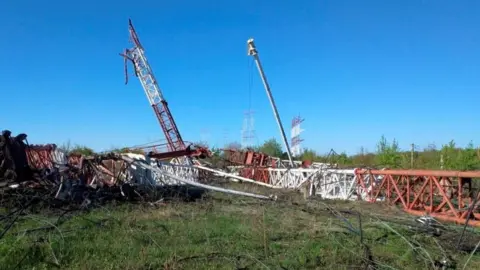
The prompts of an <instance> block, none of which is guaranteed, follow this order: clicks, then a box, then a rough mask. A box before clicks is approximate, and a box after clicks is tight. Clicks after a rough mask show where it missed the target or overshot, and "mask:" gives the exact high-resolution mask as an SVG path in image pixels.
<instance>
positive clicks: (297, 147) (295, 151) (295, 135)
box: [290, 116, 305, 157]
mask: <svg viewBox="0 0 480 270" xmlns="http://www.w3.org/2000/svg"><path fill="white" fill-rule="evenodd" d="M303 121H305V119H302V118H300V116H296V117H294V118H293V120H292V132H291V135H290V136H291V140H292V141H291V149H292V155H293V156H294V157H297V156H299V155H301V154H302V147H301V143H302V142H303V139H301V138H300V133H302V132H303V131H304V130H303V129H301V128H300V123H302V122H303Z"/></svg>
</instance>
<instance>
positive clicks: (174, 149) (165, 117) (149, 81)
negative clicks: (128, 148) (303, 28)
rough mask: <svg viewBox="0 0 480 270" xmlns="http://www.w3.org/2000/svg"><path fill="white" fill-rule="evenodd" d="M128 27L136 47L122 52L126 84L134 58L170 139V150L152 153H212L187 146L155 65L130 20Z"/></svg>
mask: <svg viewBox="0 0 480 270" xmlns="http://www.w3.org/2000/svg"><path fill="white" fill-rule="evenodd" d="M128 30H129V34H130V42H131V43H132V45H133V46H132V47H131V48H129V49H125V51H124V53H121V54H120V55H121V56H123V57H124V70H125V84H127V83H128V70H127V61H130V62H131V63H132V65H133V68H134V73H135V76H137V77H138V78H139V80H140V83H141V85H142V87H143V90H144V91H145V94H146V95H147V98H148V101H149V103H150V106H152V108H153V111H154V112H155V116H156V117H157V119H158V122H159V123H160V126H161V128H162V131H163V133H164V135H165V138H166V140H167V143H166V144H165V146H166V148H167V151H165V152H153V151H152V152H150V154H149V155H150V156H152V157H155V158H158V159H167V158H176V157H182V156H189V157H193V156H198V157H205V156H208V155H209V154H210V153H209V151H208V149H205V148H202V147H196V148H195V147H194V146H192V145H188V146H187V145H186V143H185V142H184V141H183V139H182V136H181V135H180V131H179V130H178V127H177V124H176V123H175V120H174V118H173V116H172V113H171V112H170V109H169V107H168V103H167V101H166V100H165V98H164V96H163V93H162V91H161V89H160V86H159V85H158V82H157V79H156V78H155V75H154V74H153V71H152V68H151V67H150V64H149V63H148V61H147V57H146V56H145V50H144V48H143V46H142V44H141V43H140V39H139V37H138V35H137V32H136V31H135V28H134V27H133V24H132V21H131V20H130V19H129V20H128ZM159 148H162V147H159Z"/></svg>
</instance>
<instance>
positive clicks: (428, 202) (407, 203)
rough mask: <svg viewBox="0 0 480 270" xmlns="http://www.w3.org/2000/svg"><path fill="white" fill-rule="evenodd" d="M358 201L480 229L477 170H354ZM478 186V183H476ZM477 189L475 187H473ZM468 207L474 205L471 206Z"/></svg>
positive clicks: (479, 176)
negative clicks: (479, 227) (381, 202)
mask: <svg viewBox="0 0 480 270" xmlns="http://www.w3.org/2000/svg"><path fill="white" fill-rule="evenodd" d="M355 176H356V177H357V185H358V186H357V194H358V196H360V197H362V198H361V199H363V200H367V201H371V202H376V201H386V202H388V203H391V204H397V205H400V206H401V207H402V208H403V209H404V210H405V211H407V212H408V213H411V214H415V215H425V214H428V215H430V216H432V217H436V218H438V219H441V220H445V221H453V222H457V223H461V224H464V223H465V222H466V221H467V218H468V219H469V222H468V223H469V224H471V225H474V226H480V211H479V208H478V206H479V204H480V203H479V202H478V200H475V198H474V197H475V196H478V192H477V190H474V188H473V186H476V185H472V184H473V183H474V182H476V181H480V179H475V178H480V171H469V172H460V171H437V170H435V171H434V170H368V169H357V170H355ZM479 184H480V183H479ZM477 189H478V188H477ZM472 204H475V205H473V206H472Z"/></svg>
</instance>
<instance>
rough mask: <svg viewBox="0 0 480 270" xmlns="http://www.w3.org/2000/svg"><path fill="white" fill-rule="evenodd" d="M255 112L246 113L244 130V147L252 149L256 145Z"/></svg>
mask: <svg viewBox="0 0 480 270" xmlns="http://www.w3.org/2000/svg"><path fill="white" fill-rule="evenodd" d="M253 114H254V112H253V111H252V110H248V111H246V112H245V116H244V119H243V128H242V143H241V144H242V147H243V148H246V147H252V146H254V145H255V137H256V135H255V128H254V127H255V125H254V118H253Z"/></svg>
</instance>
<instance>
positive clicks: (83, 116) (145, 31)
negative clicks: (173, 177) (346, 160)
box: [0, 0, 480, 153]
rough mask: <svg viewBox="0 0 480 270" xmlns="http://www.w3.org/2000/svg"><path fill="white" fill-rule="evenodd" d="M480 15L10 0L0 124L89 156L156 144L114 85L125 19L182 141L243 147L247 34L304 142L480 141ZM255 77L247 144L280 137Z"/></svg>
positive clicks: (446, 4)
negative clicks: (84, 148) (89, 150)
mask: <svg viewBox="0 0 480 270" xmlns="http://www.w3.org/2000/svg"><path fill="white" fill-rule="evenodd" d="M479 12H480V2H479V1H473V0H472V1H446V0H443V1H433V0H430V1H427V0H425V1H421V0H402V1H400V0H398V1H380V0H378V1H355V0H349V1H341V0H328V1H327V0H318V1H312V0H296V1H258V0H256V1H252V0H242V1H219V0H217V1H215V0H210V1H193V0H188V1H179V0H176V1H170V0H165V1H151V0H150V1H146V0H136V1H134V2H131V1H129V2H127V1H98V0H97V1H92V0H82V1H59V0H52V1H33V0H29V1H25V0H15V1H13V0H10V1H8V0H7V1H4V2H3V3H2V6H1V8H0V20H1V29H2V31H1V32H2V37H1V38H0V50H1V51H2V53H3V55H2V58H1V63H2V64H1V65H0V91H1V103H2V110H3V113H2V114H1V115H0V129H5V128H8V129H10V130H12V131H13V132H14V133H19V132H25V133H27V134H29V140H30V142H31V143H47V142H55V143H57V144H61V143H62V142H65V141H67V140H70V141H71V142H72V143H78V144H86V145H89V146H91V147H93V148H95V149H97V150H104V149H108V148H110V147H119V146H130V145H135V144H141V143H146V142H149V141H153V140H156V139H159V138H163V134H162V132H161V129H160V127H159V125H158V123H157V120H156V119H155V116H154V114H153V111H152V109H151V108H150V107H149V105H148V102H147V98H146V97H145V95H144V93H143V90H142V88H141V86H140V83H139V81H138V80H137V79H136V78H134V77H130V79H131V80H130V83H129V84H128V85H127V86H125V85H124V75H123V61H122V58H121V57H120V56H118V53H119V52H121V51H122V50H123V49H124V48H125V47H127V46H129V44H128V30H127V22H128V18H129V17H131V18H132V20H133V23H134V25H135V27H136V29H137V32H138V34H139V35H140V39H141V41H142V43H143V45H144V47H145V49H146V54H147V57H148V59H149V61H150V64H151V65H152V67H153V70H154V72H155V75H156V77H157V79H158V81H159V84H160V87H161V88H162V89H163V92H164V95H165V97H166V99H167V100H168V102H169V104H170V109H171V111H172V112H173V114H174V117H175V119H176V121H177V125H178V126H179V128H180V132H181V133H182V134H183V137H184V139H185V140H189V141H197V140H200V139H205V138H207V139H208V140H209V142H210V143H211V144H214V145H215V144H216V145H223V144H224V142H225V134H227V140H228V141H240V129H241V128H242V121H243V112H244V111H245V110H246V109H248V106H249V105H248V104H249V94H248V93H249V90H250V88H249V74H250V72H252V70H251V68H250V65H249V64H250V61H252V60H251V58H250V57H248V56H247V55H246V40H247V39H248V38H250V37H254V38H255V40H256V44H257V47H258V50H259V53H260V57H261V59H262V61H263V64H264V67H265V71H266V74H267V76H268V78H269V81H270V83H271V87H272V91H273V94H274V97H275V98H276V101H277V105H278V107H279V110H280V115H281V117H282V120H283V121H284V123H285V125H287V126H290V123H291V119H292V117H293V116H295V115H297V114H300V115H301V116H303V117H304V118H306V121H305V122H304V126H303V128H304V129H306V131H305V132H304V136H303V137H304V139H305V143H304V146H306V147H310V148H313V149H315V150H317V151H319V152H327V151H328V150H329V149H330V148H334V149H336V150H337V151H338V152H340V151H347V152H350V153H354V152H356V151H357V150H358V149H359V148H360V147H361V146H365V147H366V148H367V149H368V150H374V147H375V144H376V142H377V141H378V139H379V138H380V136H381V135H382V134H384V135H385V136H387V138H389V139H392V138H396V139H397V140H398V141H399V142H400V145H401V146H402V147H405V148H406V147H408V145H409V144H410V143H412V142H415V143H416V144H418V145H420V146H426V145H428V144H429V143H433V142H435V143H436V144H437V145H440V144H442V143H446V142H448V141H449V140H450V139H455V140H456V141H457V142H458V143H459V144H462V145H465V144H466V143H468V142H469V141H470V140H473V141H474V142H476V143H478V134H479V130H480V129H479V128H480V124H479V122H478V119H479V116H480V112H479V111H480V110H479V106H478V103H479V95H480V94H479V90H480V89H479V87H480V76H479V75H480V28H479V27H480V15H479V14H480V13H479ZM253 72H254V73H253V87H252V88H251V91H252V95H251V102H252V109H253V110H255V111H256V115H255V129H256V132H257V136H258V140H259V141H260V142H261V141H263V140H265V139H268V138H270V137H276V138H278V139H279V138H280V137H279V132H278V128H277V126H276V123H275V121H274V118H273V114H272V111H271V108H270V105H269V103H268V100H267V97H266V94H265V92H264V89H263V86H262V84H261V81H260V79H259V76H258V73H257V71H256V69H254V70H253ZM287 133H288V134H289V133H290V132H289V130H288V132H287ZM475 140H477V141H475Z"/></svg>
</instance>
